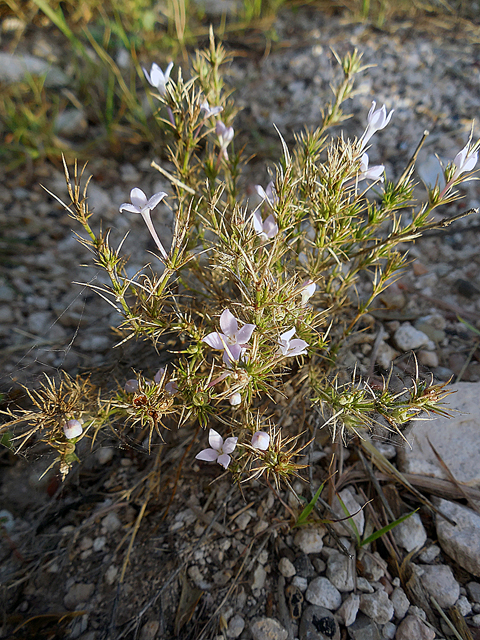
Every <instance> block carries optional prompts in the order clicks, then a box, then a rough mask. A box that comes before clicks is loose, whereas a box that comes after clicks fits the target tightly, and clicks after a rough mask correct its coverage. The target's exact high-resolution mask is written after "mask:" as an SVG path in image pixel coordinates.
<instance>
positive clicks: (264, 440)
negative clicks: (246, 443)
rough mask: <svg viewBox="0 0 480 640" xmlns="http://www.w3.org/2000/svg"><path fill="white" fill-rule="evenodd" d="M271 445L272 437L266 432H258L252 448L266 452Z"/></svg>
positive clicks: (253, 439)
mask: <svg viewBox="0 0 480 640" xmlns="http://www.w3.org/2000/svg"><path fill="white" fill-rule="evenodd" d="M269 445H270V436H269V435H268V433H265V431H257V433H255V434H254V435H253V437H252V447H254V448H255V449H260V451H266V450H267V449H268V447H269Z"/></svg>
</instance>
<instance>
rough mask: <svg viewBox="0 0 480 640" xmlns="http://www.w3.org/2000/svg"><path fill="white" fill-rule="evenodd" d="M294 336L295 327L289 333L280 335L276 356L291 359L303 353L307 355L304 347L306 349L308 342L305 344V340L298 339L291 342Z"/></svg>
mask: <svg viewBox="0 0 480 640" xmlns="http://www.w3.org/2000/svg"><path fill="white" fill-rule="evenodd" d="M294 335H295V327H293V328H292V329H290V330H289V331H285V333H282V335H281V336H280V338H279V339H278V345H279V346H278V352H277V353H278V355H283V356H287V357H291V356H301V355H303V354H304V353H307V349H306V347H308V342H305V340H301V339H300V338H295V339H294V340H292V338H293V336H294Z"/></svg>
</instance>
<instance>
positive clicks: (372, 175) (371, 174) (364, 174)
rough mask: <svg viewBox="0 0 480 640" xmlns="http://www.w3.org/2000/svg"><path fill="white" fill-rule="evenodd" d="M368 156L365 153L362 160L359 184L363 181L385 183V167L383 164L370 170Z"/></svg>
mask: <svg viewBox="0 0 480 640" xmlns="http://www.w3.org/2000/svg"><path fill="white" fill-rule="evenodd" d="M368 163H369V159H368V154H367V153H364V154H363V156H362V157H361V159H360V172H359V174H358V182H361V181H362V180H380V182H383V173H384V171H385V167H384V166H383V164H377V165H374V166H373V167H370V169H369V168H368Z"/></svg>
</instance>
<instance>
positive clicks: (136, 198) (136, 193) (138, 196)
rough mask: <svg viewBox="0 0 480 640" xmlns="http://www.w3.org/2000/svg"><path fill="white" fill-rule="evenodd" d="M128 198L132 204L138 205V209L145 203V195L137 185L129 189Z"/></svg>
mask: <svg viewBox="0 0 480 640" xmlns="http://www.w3.org/2000/svg"><path fill="white" fill-rule="evenodd" d="M130 200H131V201H132V204H133V205H135V206H136V207H140V209H142V208H143V207H144V206H145V205H146V204H147V196H146V195H145V194H144V193H143V191H142V190H141V189H139V188H138V187H135V188H134V189H132V190H131V191H130Z"/></svg>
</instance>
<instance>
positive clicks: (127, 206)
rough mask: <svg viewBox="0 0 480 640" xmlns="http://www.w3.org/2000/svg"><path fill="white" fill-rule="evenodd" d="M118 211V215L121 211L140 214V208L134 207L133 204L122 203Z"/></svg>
mask: <svg viewBox="0 0 480 640" xmlns="http://www.w3.org/2000/svg"><path fill="white" fill-rule="evenodd" d="M118 210H119V211H120V213H122V211H130V213H140V211H141V207H136V206H135V205H134V204H130V203H129V202H124V203H123V204H121V205H120V207H119V209H118Z"/></svg>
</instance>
